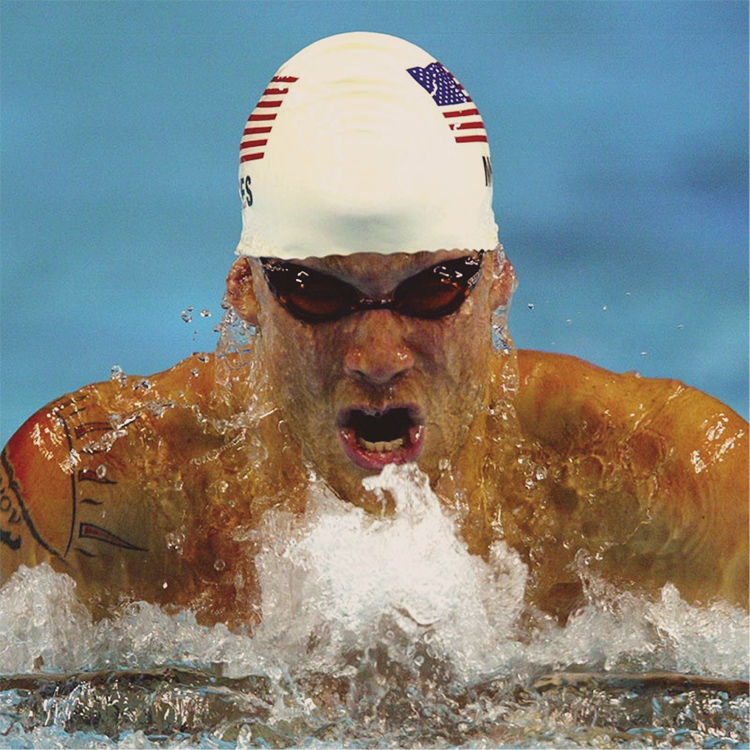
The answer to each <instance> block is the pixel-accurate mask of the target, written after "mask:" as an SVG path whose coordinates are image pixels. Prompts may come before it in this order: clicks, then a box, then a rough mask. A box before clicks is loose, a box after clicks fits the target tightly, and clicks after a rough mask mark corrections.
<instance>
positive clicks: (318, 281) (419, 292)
mask: <svg viewBox="0 0 750 750" xmlns="http://www.w3.org/2000/svg"><path fill="white" fill-rule="evenodd" d="M483 257H484V251H483V250H482V251H479V252H478V253H477V254H476V255H469V256H466V257H463V258H456V259H455V260H448V261H444V262H443V263H438V264H436V265H434V266H431V267H430V268H426V269H425V270H424V271H420V272H419V273H417V274H414V276H410V277H409V278H408V279H405V280H404V281H402V282H401V283H400V284H399V285H398V286H397V287H396V289H395V290H394V291H393V293H392V294H391V295H390V296H389V297H385V298H383V299H373V298H372V297H366V296H365V295H363V294H362V292H360V291H359V290H358V289H357V288H356V287H354V286H352V285H351V284H347V283H346V282H345V281H341V279H337V278H336V277H335V276H330V275H329V274H327V273H321V272H320V271H314V270H313V269H311V268H307V267H305V266H300V265H298V264H296V263H288V262H286V261H282V260H277V259H275V258H260V262H261V265H262V266H263V273H264V274H265V277H266V282H267V283H268V287H269V289H270V290H271V292H272V293H273V295H274V297H276V299H277V300H278V302H279V304H280V305H281V306H282V307H283V308H284V309H285V310H286V311H287V312H289V313H291V314H292V315H293V316H294V317H295V318H297V319H299V320H303V321H305V322H307V323H325V322H328V321H332V320H338V319H339V318H343V317H344V316H346V315H351V314H352V313H354V312H356V311H358V310H393V311H394V312H397V313H399V314H401V315H406V316H408V317H410V318H426V319H434V318H443V317H445V316H446V315H450V314H451V313H453V312H455V311H456V310H458V308H459V307H461V305H462V304H463V302H464V300H465V299H466V298H467V297H468V296H469V294H470V293H471V290H472V289H473V288H474V286H475V285H476V283H477V281H478V280H479V275H480V274H479V272H480V270H481V267H482V258H483Z"/></svg>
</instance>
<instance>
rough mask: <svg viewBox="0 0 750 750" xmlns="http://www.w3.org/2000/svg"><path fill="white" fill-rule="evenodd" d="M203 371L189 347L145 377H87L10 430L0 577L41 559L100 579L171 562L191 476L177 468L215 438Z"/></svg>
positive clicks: (205, 363)
mask: <svg viewBox="0 0 750 750" xmlns="http://www.w3.org/2000/svg"><path fill="white" fill-rule="evenodd" d="M212 368H213V362H212V360H211V358H210V357H204V356H203V355H196V356H195V357H191V358H189V359H188V360H185V361H183V362H181V363H179V364H178V365H177V366H175V367H174V368H171V369H170V370H167V371H165V372H163V373H158V374H156V375H153V376H150V377H148V378H142V377H124V376H123V377H121V378H115V379H113V380H110V381H107V382H103V383H95V384H92V385H88V386H85V387H84V388H81V389H80V390H78V391H75V392H74V393H69V394H67V395H65V396H63V397H61V398H59V399H57V400H55V401H53V402H52V403H50V404H49V405H47V406H46V407H44V408H42V409H40V410H39V411H37V412H36V413H35V414H33V415H32V416H31V417H30V418H29V419H28V420H27V421H26V422H25V423H24V424H23V425H22V426H21V427H20V428H19V430H18V431H17V432H16V433H15V435H13V437H12V438H11V439H10V440H9V442H8V444H7V445H6V446H5V449H4V450H3V452H2V455H1V458H0V483H1V488H2V501H1V504H0V510H1V511H2V513H1V515H0V533H1V535H2V536H0V575H1V577H2V579H5V578H7V577H8V576H9V575H10V574H11V573H12V572H13V571H14V570H16V569H17V568H18V567H19V566H20V565H21V564H24V565H29V566H31V565H35V564H37V563H39V562H42V561H47V562H49V563H50V564H52V566H53V567H54V568H55V569H57V570H59V571H62V572H68V573H70V574H71V575H73V576H74V577H75V578H76V579H78V580H79V582H83V586H84V589H85V587H86V586H87V585H89V586H90V587H92V588H96V586H97V585H99V587H100V588H101V587H104V586H106V585H107V584H108V583H116V584H126V583H127V582H129V581H131V580H139V579H141V578H143V576H142V575H141V574H140V573H139V572H138V571H139V570H141V569H143V570H144V571H145V570H147V569H151V570H152V571H156V570H159V569H162V570H166V569H167V568H168V567H169V561H168V560H167V559H166V558H165V549H164V547H165V545H164V538H165V535H167V534H168V533H170V530H171V529H173V528H177V526H179V524H180V523H184V522H185V520H186V515H189V512H190V508H189V507H187V506H186V503H185V500H186V498H187V497H188V496H187V495H186V493H185V489H186V486H187V485H189V483H190V482H191V481H196V480H195V478H194V477H190V478H186V477H184V476H183V474H184V471H183V468H184V466H185V465H186V464H187V465H188V466H189V465H190V460H191V458H193V457H195V456H196V455H205V454H206V453H210V451H212V450H214V449H215V447H216V445H217V444H220V443H221V439H222V438H221V436H220V435H218V434H217V433H216V432H215V431H212V430H211V429H210V427H207V425H209V426H210V424H211V408H212V402H211V392H212V388H211V383H212V381H213V371H212ZM194 474H195V475H196V476H198V481H199V480H200V477H199V475H200V471H199V470H198V471H196V472H194ZM117 576H120V578H121V579H122V580H121V581H116V580H113V579H115V578H117ZM145 580H149V577H148V576H146V577H145ZM84 593H85V592H84Z"/></svg>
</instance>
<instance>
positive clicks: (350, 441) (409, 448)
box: [339, 425, 424, 471]
mask: <svg viewBox="0 0 750 750" xmlns="http://www.w3.org/2000/svg"><path fill="white" fill-rule="evenodd" d="M339 437H340V438H341V444H342V445H343V447H344V453H346V455H347V458H348V459H349V460H350V461H352V462H353V463H355V464H356V465H357V466H359V467H361V468H363V469H366V470H367V471H380V470H381V469H382V468H383V467H384V466H386V465H387V464H407V463H410V462H413V461H416V460H417V458H418V457H419V454H420V453H421V452H422V445H423V444H424V427H423V426H421V425H419V426H417V427H412V428H411V429H410V430H409V435H408V438H407V440H408V442H407V445H405V446H402V447H401V448H398V449H397V450H395V451H384V452H383V453H374V452H372V451H368V450H365V449H364V448H363V447H362V446H361V445H360V444H359V442H358V440H357V436H356V434H355V432H354V430H352V429H351V428H347V427H342V428H341V429H340V430H339Z"/></svg>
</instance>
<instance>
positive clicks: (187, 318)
mask: <svg viewBox="0 0 750 750" xmlns="http://www.w3.org/2000/svg"><path fill="white" fill-rule="evenodd" d="M190 309H191V308H188V309H187V310H183V311H182V312H181V313H180V317H181V318H182V320H183V321H184V322H185V323H192V322H193V315H192V313H191V312H190Z"/></svg>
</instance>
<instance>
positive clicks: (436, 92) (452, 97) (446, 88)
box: [406, 62, 487, 143]
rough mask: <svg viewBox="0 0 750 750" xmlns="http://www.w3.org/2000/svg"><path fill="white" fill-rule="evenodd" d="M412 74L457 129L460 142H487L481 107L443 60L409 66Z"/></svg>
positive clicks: (451, 127)
mask: <svg viewBox="0 0 750 750" xmlns="http://www.w3.org/2000/svg"><path fill="white" fill-rule="evenodd" d="M406 70H407V72H408V73H409V75H410V76H411V77H412V78H413V79H414V80H415V81H416V82H417V83H418V84H419V85H420V86H421V87H422V88H423V89H424V90H425V91H426V92H427V93H428V94H429V95H430V96H431V97H432V99H433V101H434V102H435V104H437V106H438V107H440V111H441V113H442V115H443V117H444V118H445V120H446V123H447V124H448V127H449V128H450V129H451V130H452V131H453V137H454V138H455V140H456V143H487V131H486V130H485V128H484V122H482V118H481V116H480V114H479V110H478V109H477V108H476V106H475V105H474V102H473V100H472V98H471V97H470V96H469V94H468V92H467V91H466V89H465V88H464V87H463V86H462V85H461V84H460V83H459V82H458V81H457V80H456V79H455V77H454V76H453V74H452V73H451V72H450V71H449V70H448V69H447V68H446V67H445V66H443V65H442V64H441V63H439V62H433V63H430V64H429V65H428V66H427V67H426V68H420V67H415V68H407V69H406Z"/></svg>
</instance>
